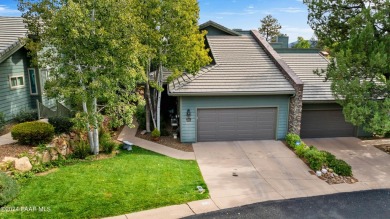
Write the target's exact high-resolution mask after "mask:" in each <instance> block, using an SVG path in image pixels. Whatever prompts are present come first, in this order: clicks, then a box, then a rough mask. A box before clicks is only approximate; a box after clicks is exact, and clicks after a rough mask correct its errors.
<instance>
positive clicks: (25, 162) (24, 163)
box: [14, 157, 32, 172]
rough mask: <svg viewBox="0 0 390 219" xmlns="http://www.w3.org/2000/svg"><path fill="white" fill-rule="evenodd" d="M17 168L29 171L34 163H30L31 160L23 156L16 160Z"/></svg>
mask: <svg viewBox="0 0 390 219" xmlns="http://www.w3.org/2000/svg"><path fill="white" fill-rule="evenodd" d="M14 165H15V169H16V170H19V171H21V172H27V171H30V170H31V169H32V165H31V163H30V160H29V159H28V157H22V158H19V159H17V160H15V164H14Z"/></svg>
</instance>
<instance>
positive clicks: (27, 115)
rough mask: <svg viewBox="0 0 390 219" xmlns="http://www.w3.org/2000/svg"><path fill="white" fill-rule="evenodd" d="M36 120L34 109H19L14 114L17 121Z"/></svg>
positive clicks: (36, 115)
mask: <svg viewBox="0 0 390 219" xmlns="http://www.w3.org/2000/svg"><path fill="white" fill-rule="evenodd" d="M35 120H38V112H37V111H36V110H21V111H19V113H17V114H16V115H14V121H15V122H17V123H22V122H31V121H35Z"/></svg>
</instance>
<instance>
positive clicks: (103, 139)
mask: <svg viewBox="0 0 390 219" xmlns="http://www.w3.org/2000/svg"><path fill="white" fill-rule="evenodd" d="M99 140H100V141H99V142H100V147H101V149H102V151H103V152H104V153H106V154H110V153H111V152H112V151H113V150H114V149H115V148H116V147H117V144H116V143H115V142H114V141H112V139H111V135H110V134H109V133H107V132H102V133H101V135H100V137H99Z"/></svg>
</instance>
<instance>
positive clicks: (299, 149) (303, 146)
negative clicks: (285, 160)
mask: <svg viewBox="0 0 390 219" xmlns="http://www.w3.org/2000/svg"><path fill="white" fill-rule="evenodd" d="M307 150H309V147H307V146H306V144H304V143H303V142H301V144H299V145H298V146H296V147H295V148H294V151H295V153H296V154H297V155H298V157H303V155H304V154H305V152H306V151H307Z"/></svg>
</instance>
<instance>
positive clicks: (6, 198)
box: [0, 172, 19, 207]
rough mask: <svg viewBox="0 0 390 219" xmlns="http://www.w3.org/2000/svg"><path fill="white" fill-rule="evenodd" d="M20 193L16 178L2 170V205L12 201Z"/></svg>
mask: <svg viewBox="0 0 390 219" xmlns="http://www.w3.org/2000/svg"><path fill="white" fill-rule="evenodd" d="M18 194H19V186H18V184H17V183H16V181H15V180H14V179H12V178H11V177H9V176H8V175H7V174H5V173H2V172H0V207H2V206H4V205H6V204H7V203H8V202H10V201H12V200H13V199H14V198H16V196H18Z"/></svg>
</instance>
